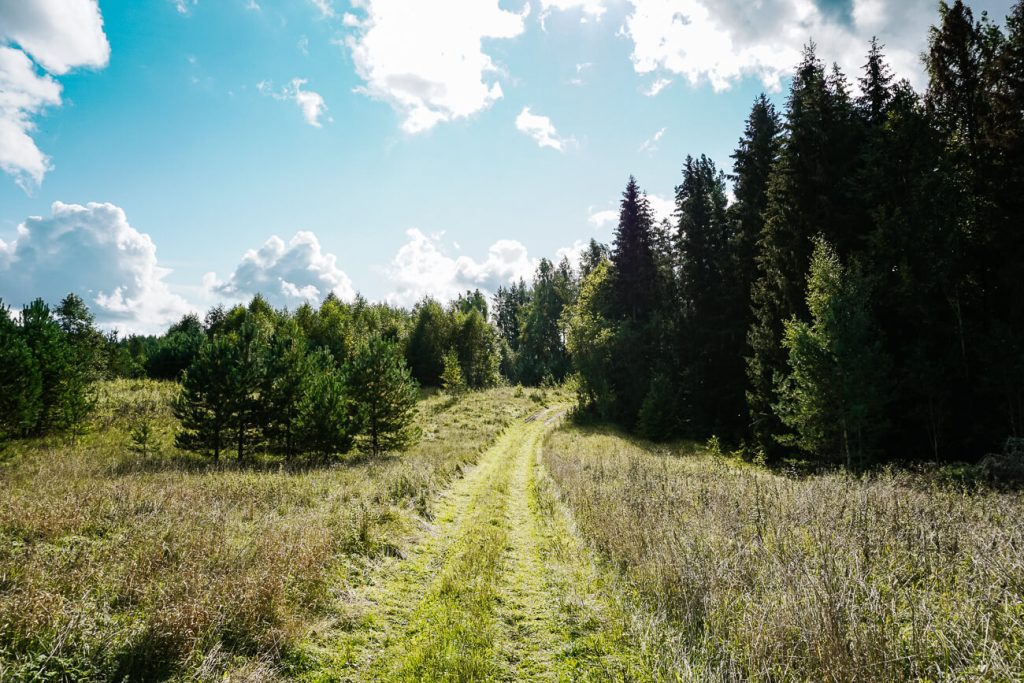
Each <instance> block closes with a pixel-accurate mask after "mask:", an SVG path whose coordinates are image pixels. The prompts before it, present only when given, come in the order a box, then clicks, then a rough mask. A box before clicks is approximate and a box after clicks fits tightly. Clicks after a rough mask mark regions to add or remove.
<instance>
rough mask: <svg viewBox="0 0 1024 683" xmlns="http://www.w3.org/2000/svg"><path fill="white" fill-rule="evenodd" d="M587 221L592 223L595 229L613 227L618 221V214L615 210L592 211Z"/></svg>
mask: <svg viewBox="0 0 1024 683" xmlns="http://www.w3.org/2000/svg"><path fill="white" fill-rule="evenodd" d="M587 220H588V221H590V222H591V223H593V224H594V226H595V227H598V228H603V227H604V226H605V225H609V224H611V225H614V224H615V223H617V222H618V220H619V212H618V211H616V210H615V209H606V210H604V211H593V212H591V214H590V216H589V217H588V218H587Z"/></svg>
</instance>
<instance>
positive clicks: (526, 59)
mask: <svg viewBox="0 0 1024 683" xmlns="http://www.w3.org/2000/svg"><path fill="white" fill-rule="evenodd" d="M971 4H972V6H973V7H974V9H975V11H976V12H978V13H979V14H980V11H981V10H988V11H989V12H990V14H991V15H992V16H993V17H995V18H997V19H999V20H1002V18H1003V16H1004V15H1005V14H1006V12H1007V11H1008V10H1009V7H1010V4H1011V2H1010V0H975V2H972V3H971ZM935 6H936V3H935V2H933V0H758V1H757V2H750V1H748V0H431V1H430V2H424V1H422V0H145V1H144V2H138V1H137V0H102V1H101V2H99V3H98V4H97V2H96V0H0V171H2V172H0V297H2V298H3V300H4V301H5V302H6V303H8V304H10V305H14V306H20V305H21V304H23V303H25V302H26V301H28V300H29V299H30V298H32V297H35V296H43V297H45V298H47V299H49V300H53V301H55V300H57V299H59V298H60V297H61V296H63V295H64V294H65V293H66V292H68V291H72V290H74V291H77V292H79V293H80V294H82V295H83V296H84V297H85V298H86V299H87V301H88V302H89V303H90V304H91V306H92V307H93V309H94V311H95V312H96V314H97V317H98V319H100V320H101V321H102V322H104V323H105V324H107V325H110V326H118V327H120V328H122V329H125V330H139V331H153V330H158V329H160V328H161V327H163V326H164V325H166V323H167V322H168V321H170V320H173V319H175V318H177V317H178V316H180V315H181V314H182V313H184V312H187V311H190V310H199V309H205V308H206V307H208V306H209V305H211V304H213V303H215V302H219V301H224V302H231V301H236V300H241V299H245V298H248V297H249V296H251V295H252V293H254V292H256V291H262V292H264V293H265V294H266V295H267V296H268V298H270V299H271V300H272V301H273V302H274V303H275V304H278V305H288V306H291V307H294V306H295V305H297V304H299V303H301V302H302V301H305V300H313V301H316V300H319V299H320V298H322V297H323V296H325V295H326V294H327V293H328V292H330V291H332V290H333V291H335V292H336V293H337V294H338V295H339V296H341V297H343V298H351V297H352V296H354V294H355V292H357V291H358V292H361V293H363V294H364V295H365V296H367V297H368V298H371V299H380V300H388V301H392V302H395V303H400V304H409V303H412V302H414V301H415V300H417V299H418V298H420V297H422V296H424V295H426V294H432V295H435V296H439V297H441V298H447V297H449V296H452V295H453V294H454V293H456V292H458V291H460V290H464V289H466V288H472V287H480V288H483V289H486V290H492V289H493V288H494V287H496V286H497V285H498V284H501V283H502V282H507V281H509V280H510V279H513V278H517V277H519V276H528V275H529V274H530V272H531V271H532V270H533V268H534V266H535V264H536V260H537V259H538V258H540V257H541V256H556V255H558V254H564V253H571V252H572V251H573V250H574V249H577V248H578V246H579V245H580V244H581V243H583V242H584V241H585V240H587V239H589V238H590V237H591V236H593V237H597V238H598V239H601V240H603V241H607V240H609V239H610V237H611V231H612V227H613V223H614V219H615V215H616V214H615V207H616V203H617V199H618V195H619V193H620V192H621V189H622V187H623V186H624V185H625V180H626V177H627V175H628V174H630V173H633V174H636V175H637V177H638V178H639V180H640V182H641V185H642V186H643V187H644V188H645V189H647V190H648V192H649V193H650V194H651V195H652V200H653V202H654V204H655V207H656V208H657V209H658V210H659V211H662V212H667V211H669V210H670V203H669V201H668V198H669V197H670V196H671V195H672V188H673V186H674V185H675V184H676V183H677V181H678V177H679V168H680V167H681V164H682V161H683V158H684V157H685V155H686V154H701V153H705V154H708V155H709V156H710V157H712V158H713V159H714V160H715V161H716V162H717V163H718V164H719V165H720V166H721V167H723V168H724V169H726V170H728V169H729V154H730V153H731V151H732V149H733V147H734V146H735V144H736V140H737V138H738V136H739V134H740V132H741V130H742V125H743V120H744V119H745V117H746V114H747V112H748V110H749V107H750V104H751V103H752V101H753V99H754V97H755V96H756V95H757V94H758V93H760V92H762V91H766V92H768V93H769V94H770V95H771V96H772V97H773V98H774V99H776V101H777V102H778V103H780V104H781V103H782V102H783V101H784V97H785V88H786V86H787V83H788V74H789V73H790V71H791V70H792V67H793V66H794V65H795V64H796V62H797V61H798V60H799V52H800V48H801V46H802V45H803V44H804V43H805V42H807V41H808V40H810V39H813V40H815V41H816V42H817V43H818V45H819V51H820V53H821V55H822V57H823V58H825V59H827V60H829V61H833V60H834V61H837V62H838V63H839V64H840V65H841V66H842V67H844V69H845V70H846V71H847V73H848V74H853V75H854V76H855V75H856V71H857V69H858V68H859V65H860V64H862V63H863V61H864V53H865V51H866V46H867V43H868V41H869V39H870V38H871V36H872V35H877V36H879V38H881V40H882V41H883V42H884V43H885V44H886V46H887V52H888V54H889V58H890V61H891V62H892V63H893V64H894V65H895V67H896V69H897V71H898V73H899V75H901V76H905V77H907V78H909V79H910V80H911V81H912V82H913V83H914V84H915V85H917V86H918V87H921V86H923V84H924V82H923V74H922V69H921V66H920V63H919V57H918V55H919V54H920V53H921V51H922V50H923V49H924V47H925V42H926V34H927V28H928V26H929V25H930V24H931V23H932V22H933V21H934V18H935V16H936V10H935Z"/></svg>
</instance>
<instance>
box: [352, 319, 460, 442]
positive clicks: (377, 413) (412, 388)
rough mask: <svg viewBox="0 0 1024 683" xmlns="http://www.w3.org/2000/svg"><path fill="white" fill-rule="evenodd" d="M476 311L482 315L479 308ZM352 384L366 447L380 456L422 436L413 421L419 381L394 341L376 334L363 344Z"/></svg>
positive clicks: (353, 396)
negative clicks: (413, 376) (417, 381)
mask: <svg viewBox="0 0 1024 683" xmlns="http://www.w3.org/2000/svg"><path fill="white" fill-rule="evenodd" d="M472 314H473V315H476V316H479V315H480V313H479V311H477V310H474V311H473V312H472ZM349 386H350V390H351V396H352V400H353V401H354V403H355V414H356V425H357V431H358V433H359V441H360V442H361V443H362V444H363V447H364V449H365V450H367V451H369V452H370V453H371V454H372V455H374V456H376V455H380V454H381V453H384V452H386V451H392V450H398V449H401V448H405V447H407V446H409V445H410V444H412V443H413V442H415V440H416V439H417V438H418V437H419V433H418V431H417V430H416V428H415V425H414V424H413V420H414V418H415V415H416V398H417V388H416V382H415V381H414V380H413V378H412V375H411V374H410V373H409V369H408V368H407V367H406V365H405V361H404V359H403V358H402V355H401V353H400V352H399V349H398V347H397V345H396V344H395V343H394V342H391V341H388V340H386V339H382V338H380V337H376V338H371V339H370V340H369V341H366V342H364V343H362V344H361V345H360V346H359V348H358V350H357V351H356V354H355V356H354V357H353V359H352V363H351V367H350V369H349Z"/></svg>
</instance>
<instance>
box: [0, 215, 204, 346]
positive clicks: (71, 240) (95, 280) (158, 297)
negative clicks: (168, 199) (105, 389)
mask: <svg viewBox="0 0 1024 683" xmlns="http://www.w3.org/2000/svg"><path fill="white" fill-rule="evenodd" d="M170 272H171V271H170V270H168V269H167V268H163V267H161V266H160V265H159V263H158V261H157V257H156V245H155V244H153V240H151V239H150V237H149V235H147V234H144V233H140V232H139V231H138V230H136V229H135V228H133V227H132V226H131V225H130V224H129V223H128V218H127V217H126V216H125V213H124V211H123V210H122V209H121V208H120V207H117V206H114V205H113V204H97V203H89V204H86V205H85V206H82V205H79V204H64V203H62V202H55V203H54V204H53V206H52V207H51V215H50V216H49V217H40V216H33V217H30V218H28V219H26V220H25V222H24V223H22V224H21V225H19V226H18V232H17V236H16V237H15V239H14V240H13V241H12V242H9V243H8V242H5V241H3V240H0V296H2V297H3V298H4V300H5V301H6V302H7V303H9V304H12V305H13V306H20V305H22V304H24V303H27V302H28V301H29V300H31V299H34V298H36V297H37V296H41V297H43V298H44V299H45V300H47V301H48V302H57V301H59V300H60V299H61V298H63V297H64V295H66V294H67V293H68V292H75V293H77V294H78V295H79V296H81V297H82V298H83V299H85V300H86V302H87V303H88V304H89V305H90V307H91V308H92V309H93V313H94V314H95V315H96V319H97V321H98V322H100V323H101V324H104V325H108V326H116V327H119V328H122V329H125V330H129V331H155V330H157V329H160V328H161V327H163V326H166V324H167V323H169V322H170V321H172V320H175V319H177V318H178V317H180V316H181V315H182V314H184V313H187V312H188V311H189V310H190V307H189V305H188V303H187V302H186V301H185V300H184V299H183V298H181V297H180V296H178V295H177V294H174V293H173V292H172V291H171V290H170V288H169V286H168V285H167V283H166V282H164V278H165V277H166V276H167V275H168V274H169V273H170Z"/></svg>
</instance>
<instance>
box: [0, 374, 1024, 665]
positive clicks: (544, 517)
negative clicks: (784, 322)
mask: <svg viewBox="0 0 1024 683" xmlns="http://www.w3.org/2000/svg"><path fill="white" fill-rule="evenodd" d="M174 391H176V388H175V386H174V385H173V384H167V383H159V382H151V381H144V382H128V381H119V382H111V383H106V384H104V385H102V390H101V394H100V401H99V405H98V409H97V411H96V414H95V416H94V419H93V421H92V424H91V428H90V430H89V431H88V433H86V434H85V435H83V436H81V437H79V440H78V442H77V443H74V444H72V443H69V442H67V441H66V440H50V441H28V442H21V443H17V444H15V445H13V446H12V447H10V448H8V450H7V451H5V452H4V455H3V461H2V462H0V485H2V487H3V491H4V494H3V496H2V497H0V680H4V681H6V680H12V681H22V680H24V681H29V680H57V681H77V680H190V681H213V680H234V681H278V680H301V681H309V682H314V681H317V682H325V681H442V680H443V681H476V680H494V681H532V680H536V681H679V680H685V681H690V680H695V681H696V680H701V681H703V680H764V681H783V680H797V681H860V680H872V681H898V680H979V679H981V680H1021V679H1022V678H1024V660H1022V654H1021V653H1022V651H1024V601H1022V596H1024V552H1022V550H1024V496H1022V494H1021V493H1019V492H1014V491H1003V492H999V491H994V490H989V489H987V488H984V487H976V488H975V489H972V490H970V491H968V490H967V489H965V488H964V487H962V486H960V485H958V484H956V483H951V482H941V483H940V482H939V480H938V479H937V477H935V476H934V475H925V474H911V473H906V472H896V471H893V472H889V471H884V472H876V473H873V474H868V475H862V476H854V475H848V474H840V473H826V474H815V475H798V474H796V473H792V472H789V473H784V472H775V471H771V470H769V469H766V468H764V467H760V466H755V465H751V464H747V463H743V462H741V461H738V460H735V459H733V458H730V457H727V456H723V455H720V454H717V453H713V452H709V451H707V450H706V449H704V448H698V447H695V446H693V445H692V444H685V443H684V444H678V445H674V446H671V447H669V446H652V445H649V444H647V443H644V442H640V441H636V440H633V439H630V438H626V437H624V436H622V435H621V434H619V433H617V432H613V431H606V430H600V429H593V428H588V427H581V426H577V425H574V424H573V423H572V422H571V420H568V419H567V418H566V417H565V415H566V411H567V409H568V408H569V406H570V404H571V401H570V399H569V397H568V395H567V394H566V393H564V392H561V391H557V390H546V391H539V390H538V391H532V390H524V389H517V388H500V389H494V390H490V391H486V392H478V393H469V394H466V395H464V396H461V397H459V398H450V397H445V396H442V395H434V396H430V397H427V398H424V399H423V400H422V401H421V402H420V404H419V407H418V417H417V421H418V423H419V426H420V427H421V429H422V430H423V439H422V440H421V441H420V443H419V444H418V445H416V446H414V447H413V448H411V449H410V450H409V451H407V452H404V453H398V454H394V455H392V456H388V457H384V458H380V459H376V460H374V459H372V458H365V457H361V456H346V457H345V458H343V459H341V460H340V461H338V462H334V463H321V462H315V461H311V462H299V463H296V464H294V465H291V466H287V467H286V466H284V465H283V464H282V463H281V462H280V461H278V460H273V459H269V458H262V459H261V458H258V459H257V460H256V461H255V462H250V463H247V464H245V465H244V466H240V465H238V464H237V463H234V462H233V461H232V459H230V458H228V459H226V460H225V461H223V462H222V463H221V464H220V465H218V466H215V465H213V464H212V463H211V462H209V461H208V460H206V459H204V458H202V457H200V456H196V455H190V454H187V453H183V452H179V451H178V450H177V449H175V448H174V447H173V445H172V441H173V439H172V435H173V431H174V429H175V423H174V419H173V417H172V416H171V414H170V411H169V408H168V406H169V401H170V398H171V397H172V396H173V393H174ZM140 419H145V420H148V421H149V422H150V424H152V425H153V426H154V428H155V432H156V442H157V446H156V448H155V449H154V451H153V452H150V453H147V454H141V453H138V452H135V451H133V450H132V449H131V448H130V447H129V446H130V443H131V439H130V430H131V427H132V426H133V425H136V424H138V421H139V420H140Z"/></svg>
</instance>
